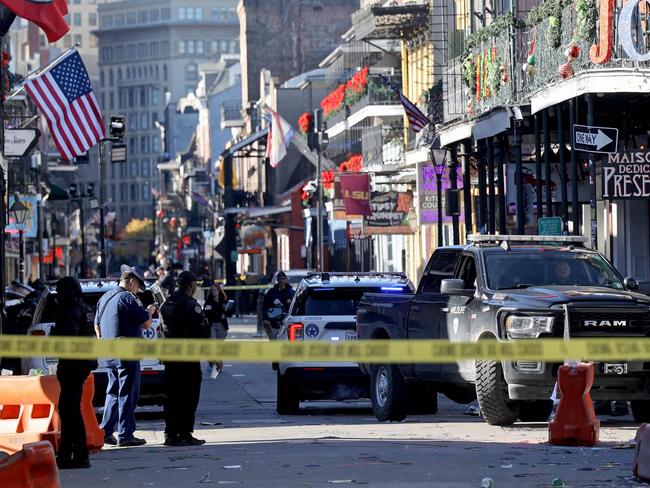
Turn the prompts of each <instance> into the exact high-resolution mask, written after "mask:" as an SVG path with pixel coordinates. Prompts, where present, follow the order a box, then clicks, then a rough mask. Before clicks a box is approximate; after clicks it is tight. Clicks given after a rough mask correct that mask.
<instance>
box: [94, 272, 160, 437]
mask: <svg viewBox="0 0 650 488" xmlns="http://www.w3.org/2000/svg"><path fill="white" fill-rule="evenodd" d="M144 286H145V282H144V277H143V275H142V273H141V272H140V271H139V270H138V269H136V268H134V267H130V266H126V265H122V268H121V275H120V283H119V286H118V287H117V288H115V289H114V290H111V291H109V292H106V293H105V294H104V295H103V296H102V298H100V300H99V303H98V304H97V312H96V315H95V331H96V333H97V335H98V336H99V338H100V339H116V338H118V337H132V338H138V337H141V334H142V329H143V328H144V329H148V328H150V327H151V317H152V315H153V313H154V312H155V310H156V308H155V306H154V305H149V307H148V308H147V309H146V310H145V308H144V307H143V306H142V303H141V302H140V300H139V299H138V298H137V297H136V295H135V294H136V293H137V292H138V291H140V290H142V289H144ZM105 366H106V367H107V371H108V386H107V387H106V403H105V405H104V416H103V418H102V423H101V428H102V429H104V442H105V443H106V444H109V445H117V446H141V445H143V444H146V441H145V440H144V439H138V438H137V437H135V436H134V435H133V433H134V432H135V407H136V405H137V403H138V396H139V395H140V362H139V361H124V360H121V359H108V360H107V361H106V364H105ZM116 430H117V434H118V435H117V439H116V438H115V436H114V433H115V432H116Z"/></svg>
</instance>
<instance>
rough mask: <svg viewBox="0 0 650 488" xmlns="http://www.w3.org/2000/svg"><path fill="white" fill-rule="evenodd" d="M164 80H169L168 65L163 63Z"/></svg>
mask: <svg viewBox="0 0 650 488" xmlns="http://www.w3.org/2000/svg"><path fill="white" fill-rule="evenodd" d="M163 81H167V65H166V64H163Z"/></svg>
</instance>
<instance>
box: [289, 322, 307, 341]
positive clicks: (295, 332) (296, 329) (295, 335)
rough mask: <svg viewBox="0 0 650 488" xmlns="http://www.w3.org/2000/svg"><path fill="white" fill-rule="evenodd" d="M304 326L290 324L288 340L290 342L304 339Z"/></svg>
mask: <svg viewBox="0 0 650 488" xmlns="http://www.w3.org/2000/svg"><path fill="white" fill-rule="evenodd" d="M304 332H305V326H304V325H303V324H291V325H290V326H289V340H290V341H291V342H295V341H302V340H303V339H304V338H305V334H304Z"/></svg>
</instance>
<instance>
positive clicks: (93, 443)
mask: <svg viewBox="0 0 650 488" xmlns="http://www.w3.org/2000/svg"><path fill="white" fill-rule="evenodd" d="M94 395H95V376H94V375H93V374H92V373H90V374H89V375H88V378H86V381H85V382H84V388H83V392H82V394H81V415H82V416H83V419H84V426H85V427H86V445H87V446H88V450H89V451H90V452H97V451H99V450H101V448H102V447H104V429H100V428H99V422H97V416H96V415H95V407H93V396H94Z"/></svg>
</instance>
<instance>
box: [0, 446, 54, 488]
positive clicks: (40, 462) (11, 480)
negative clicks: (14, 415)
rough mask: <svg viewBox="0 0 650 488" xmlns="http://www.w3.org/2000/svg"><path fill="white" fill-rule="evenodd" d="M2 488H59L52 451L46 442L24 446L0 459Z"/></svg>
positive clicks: (0, 482)
mask: <svg viewBox="0 0 650 488" xmlns="http://www.w3.org/2000/svg"><path fill="white" fill-rule="evenodd" d="M0 486H2V488H61V482H60V480H59V470H58V469H57V467H56V459H55V457H54V449H53V448H52V444H50V443H49V442H47V441H41V442H35V443H31V444H25V445H24V446H23V448H22V450H20V451H18V452H17V453H15V454H14V455H13V456H8V457H6V458H4V459H0Z"/></svg>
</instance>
